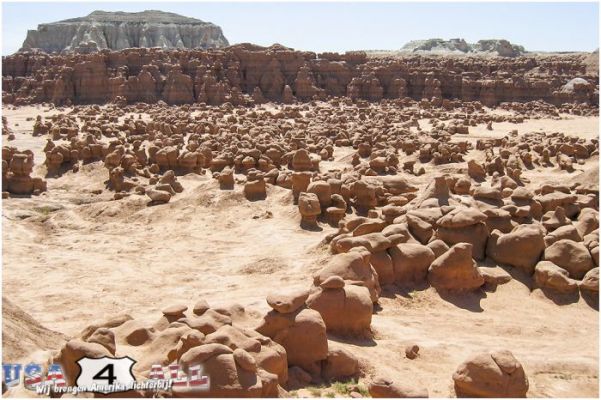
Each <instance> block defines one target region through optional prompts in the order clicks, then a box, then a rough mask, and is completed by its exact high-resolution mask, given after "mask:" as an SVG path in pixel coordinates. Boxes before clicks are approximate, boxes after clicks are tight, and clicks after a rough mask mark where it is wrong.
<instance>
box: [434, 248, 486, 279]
mask: <svg viewBox="0 0 601 400" xmlns="http://www.w3.org/2000/svg"><path fill="white" fill-rule="evenodd" d="M428 282H429V283H430V285H432V286H433V287H435V288H436V289H437V290H450V291H464V290H475V289H478V288H479V287H480V286H482V285H483V284H484V278H483V277H482V275H481V274H480V271H479V270H478V268H477V267H476V263H475V261H474V260H473V259H472V245H471V244H469V243H458V244H456V245H454V246H452V247H451V248H450V249H449V250H448V251H447V252H446V253H444V254H443V255H441V256H440V257H438V258H437V259H435V260H434V261H433V262H432V264H431V265H430V268H428Z"/></svg>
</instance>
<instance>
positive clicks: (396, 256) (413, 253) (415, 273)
mask: <svg viewBox="0 0 601 400" xmlns="http://www.w3.org/2000/svg"><path fill="white" fill-rule="evenodd" d="M388 253H389V254H390V257H391V258H392V265H393V270H394V281H395V283H396V284H398V285H402V286H407V285H409V286H411V285H416V284H417V285H419V284H422V283H424V282H425V281H426V276H427V274H428V267H430V264H431V263H432V261H434V259H435V258H436V257H435V255H434V252H433V251H432V250H431V249H430V248H429V247H427V246H424V245H421V244H414V243H402V244H399V245H397V246H393V247H391V248H390V249H388Z"/></svg>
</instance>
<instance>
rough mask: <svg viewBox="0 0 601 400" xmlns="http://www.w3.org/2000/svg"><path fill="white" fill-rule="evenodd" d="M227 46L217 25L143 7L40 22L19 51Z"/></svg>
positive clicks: (83, 50)
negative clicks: (133, 10) (140, 10)
mask: <svg viewBox="0 0 601 400" xmlns="http://www.w3.org/2000/svg"><path fill="white" fill-rule="evenodd" d="M224 46H228V41H227V39H226V38H225V36H223V33H222V32H221V28H220V27H219V26H217V25H214V24H212V23H210V22H204V21H201V20H198V19H195V18H188V17H184V16H181V15H178V14H173V13H167V12H162V11H155V10H147V11H142V12H137V13H126V12H106V11H94V12H92V13H91V14H89V15H87V16H85V17H80V18H72V19H66V20H64V21H58V22H52V23H49V24H40V25H38V29H35V30H29V31H28V32H27V38H26V39H25V41H24V42H23V47H22V48H21V51H24V50H31V49H40V50H42V51H45V52H48V53H51V52H61V51H76V52H84V53H85V52H90V51H97V50H100V49H111V50H122V49H127V48H131V47H161V48H164V49H171V48H178V49H183V48H187V49H193V48H203V49H207V48H216V47H224Z"/></svg>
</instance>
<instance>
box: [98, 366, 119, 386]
mask: <svg viewBox="0 0 601 400" xmlns="http://www.w3.org/2000/svg"><path fill="white" fill-rule="evenodd" d="M105 371H106V375H105V376H103V375H102V374H103V373H104V372H105ZM93 378H94V379H105V380H107V381H109V385H112V384H113V382H114V381H116V380H117V377H116V376H115V371H114V367H113V364H107V365H106V367H104V368H102V369H101V370H100V371H98V373H97V374H96V375H94V377H93Z"/></svg>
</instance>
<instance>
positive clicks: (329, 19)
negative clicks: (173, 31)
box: [2, 1, 599, 54]
mask: <svg viewBox="0 0 601 400" xmlns="http://www.w3.org/2000/svg"><path fill="white" fill-rule="evenodd" d="M148 9H157V10H162V11H170V12H175V13H178V14H182V15H185V16H189V17H195V18H198V19H201V20H204V21H210V22H213V23H215V24H217V25H219V26H221V28H222V29H223V32H224V34H225V36H226V38H227V39H228V40H229V41H230V43H231V44H235V43H242V42H251V43H255V44H259V45H271V44H273V43H280V44H283V45H285V46H288V47H293V48H295V49H299V50H312V51H316V52H323V51H339V52H343V51H346V50H359V49H386V50H392V49H399V48H400V47H402V46H403V44H405V43H406V42H408V41H410V40H414V39H427V38H435V37H437V38H443V39H449V38H464V39H465V40H467V41H468V42H472V41H474V42H475V41H477V40H479V39H489V38H504V39H507V40H509V41H511V42H513V43H516V44H521V45H523V46H524V47H525V48H526V49H527V50H540V51H570V50H573V51H592V50H594V49H596V48H598V47H599V44H598V29H599V5H598V3H596V2H590V3H375V2H370V3H201V2H198V3H177V2H173V3H172V2H168V1H163V2H158V3H154V2H139V3H136V2H118V3H117V2H103V3H95V2H85V3H84V2H81V3H71V2H69V3H53V2H46V3H11V2H3V3H2V34H3V35H2V36H3V38H2V47H3V50H2V53H3V54H11V53H13V52H15V51H17V50H18V49H19V47H21V44H22V43H23V40H24V39H25V36H26V33H27V30H28V29H35V28H36V27H37V25H38V24H40V23H45V22H54V21H59V20H63V19H67V18H73V17H80V16H84V15H87V14H89V13H90V12H92V11H94V10H105V11H143V10H148Z"/></svg>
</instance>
